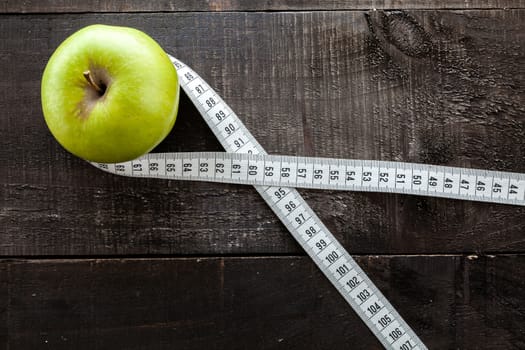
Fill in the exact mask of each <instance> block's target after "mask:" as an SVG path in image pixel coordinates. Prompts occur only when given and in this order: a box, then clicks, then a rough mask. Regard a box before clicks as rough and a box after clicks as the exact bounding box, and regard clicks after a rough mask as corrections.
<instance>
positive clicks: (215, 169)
mask: <svg viewBox="0 0 525 350" xmlns="http://www.w3.org/2000/svg"><path fill="white" fill-rule="evenodd" d="M170 58H171V60H172V62H173V64H174V65H175V67H176V68H177V73H178V76H179V82H180V85H181V87H182V88H183V90H184V91H185V92H186V94H187V95H188V97H189V98H190V99H191V101H192V102H193V103H194V104H195V106H196V107H197V109H198V110H199V112H200V114H201V115H202V117H203V118H204V119H205V121H206V123H207V124H208V125H209V127H210V128H211V130H212V131H213V133H214V134H215V136H216V137H217V138H218V140H219V141H220V143H221V144H222V146H223V147H224V148H225V149H226V151H227V152H231V153H224V152H199V153H160V154H147V155H145V156H143V157H141V158H138V159H136V160H133V161H130V162H125V163H118V164H100V163H92V164H93V165H95V166H96V167H98V168H100V169H103V170H105V171H108V172H111V173H114V174H118V175H125V176H138V177H153V178H166V179H177V180H192V181H213V182H227V183H239V184H247V185H254V186H255V188H256V189H257V191H258V192H259V193H260V194H261V196H262V197H263V198H264V200H265V201H266V202H267V203H268V204H269V206H270V208H271V209H272V210H273V211H274V213H275V214H276V215H277V216H278V217H279V219H280V220H281V221H282V222H283V223H284V225H285V226H286V227H287V228H288V230H289V231H290V232H291V233H292V235H293V236H294V238H295V239H296V240H297V242H299V244H300V245H301V246H302V247H303V248H304V250H305V251H306V252H307V253H308V255H309V256H310V257H311V258H312V260H314V262H315V263H316V264H317V266H318V267H319V268H320V269H321V271H322V272H323V273H324V274H325V276H326V277H327V278H328V279H329V280H330V281H331V282H332V284H333V285H334V286H335V287H336V288H337V290H338V291H339V292H340V293H341V295H342V296H343V297H344V298H345V299H346V301H347V302H348V303H349V304H350V305H351V306H352V308H353V309H354V310H355V312H356V313H357V314H358V315H359V317H361V319H362V320H363V321H364V323H365V324H366V325H367V326H368V328H370V330H371V331H372V333H373V334H374V335H375V336H376V337H377V339H378V340H379V341H380V342H381V343H382V344H383V346H384V347H385V348H387V349H396V350H410V349H420V350H422V349H427V347H426V346H425V345H424V344H423V342H422V341H421V340H420V339H419V338H418V336H417V335H416V334H415V333H414V331H413V330H412V329H411V328H410V326H409V325H408V324H407V323H406V322H405V321H404V320H403V319H402V318H401V316H400V315H399V314H398V313H397V311H396V310H395V309H394V307H393V306H392V305H391V304H390V302H389V301H388V300H387V299H386V298H385V296H384V295H383V294H382V293H381V292H380V291H379V290H378V289H377V287H376V286H375V285H374V284H373V282H372V281H371V280H370V279H369V278H368V276H367V275H366V274H365V273H364V272H363V270H362V269H361V268H360V267H359V266H358V265H357V263H356V262H355V261H354V259H353V258H352V257H351V256H350V255H349V254H348V252H347V251H346V250H345V249H344V248H343V247H342V246H341V244H340V243H339V242H338V241H337V240H336V239H335V237H334V236H333V235H332V234H331V233H330V231H329V230H328V228H326V226H325V225H324V224H323V223H322V222H321V220H320V219H319V218H318V217H317V215H316V214H315V213H314V211H313V210H312V209H311V208H310V207H309V206H308V204H307V203H306V202H305V201H304V199H303V198H302V197H301V195H300V194H299V193H298V192H297V191H296V190H295V189H294V187H303V188H316V189H331V190H353V191H376V192H395V193H406V194H416V195H426V196H436V197H446V198H457V199H464V200H476V201H486V202H495V203H504V204H515V205H525V174H519V173H509V172H496V171H487V170H474V169H464V168H455V167H444V166H433V165H425V164H411V163H401V162H382V161H364V160H344V159H327V158H309V157H291V156H270V155H267V153H266V152H265V151H264V149H263V148H262V147H261V145H260V144H259V143H258V142H257V140H256V139H255V138H254V137H253V135H252V134H251V133H250V132H249V131H248V129H247V128H246V127H245V126H244V125H243V123H242V122H241V121H240V119H239V118H238V117H237V115H236V114H235V113H234V112H233V111H232V110H231V109H230V108H229V107H228V105H227V104H226V103H225V102H224V101H223V100H222V99H221V98H220V97H219V95H218V94H216V93H215V92H214V91H213V89H212V88H211V87H210V86H209V85H208V84H207V83H206V82H205V81H204V80H203V79H202V78H200V77H199V75H198V74H197V73H195V72H194V71H193V70H192V69H191V68H189V67H188V66H186V65H185V64H183V63H182V62H180V61H179V60H177V59H175V58H173V57H171V56H170Z"/></svg>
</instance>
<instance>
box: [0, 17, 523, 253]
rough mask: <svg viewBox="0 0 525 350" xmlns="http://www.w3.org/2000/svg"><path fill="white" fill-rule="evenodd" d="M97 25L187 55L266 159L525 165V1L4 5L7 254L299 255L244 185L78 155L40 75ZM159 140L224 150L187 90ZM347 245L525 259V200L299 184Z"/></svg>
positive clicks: (2, 207)
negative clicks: (67, 143) (405, 7)
mask: <svg viewBox="0 0 525 350" xmlns="http://www.w3.org/2000/svg"><path fill="white" fill-rule="evenodd" d="M94 22H104V23H111V24H121V25H128V26H133V27H138V28H140V29H143V30H145V31H146V32H148V33H150V34H151V35H152V36H153V37H154V38H155V39H157V40H158V41H159V42H160V44H161V45H162V46H163V47H164V48H165V49H166V50H167V51H169V52H171V53H173V54H174V55H176V56H177V57H178V58H180V59H182V60H183V61H185V62H186V63H188V64H190V65H191V66H192V67H193V68H194V69H195V70H196V71H198V72H199V73H201V75H202V76H203V77H204V78H205V79H206V80H207V81H208V82H209V83H210V84H211V86H213V87H215V88H216V90H217V91H218V92H219V94H221V95H222V96H223V98H224V99H225V100H226V101H227V102H228V103H229V104H230V105H231V107H232V108H233V109H234V110H235V111H236V112H237V113H238V114H239V115H240V116H241V118H242V119H243V121H245V123H246V125H247V126H248V128H249V129H250V130H251V131H252V132H253V134H254V135H255V136H256V137H257V139H258V140H259V142H260V143H261V144H262V145H263V146H264V147H265V148H266V149H267V150H268V151H269V152H270V153H273V154H290V155H310V156H326V157H341V158H364V159H381V160H398V161H411V162H424V163H431V164H444V165H456V166H466V167H476V168H486V169H493V170H508V171H517V172H525V163H524V162H523V159H525V113H524V112H525V111H524V108H525V107H524V104H523V100H524V99H523V97H524V89H525V84H524V81H525V79H524V77H525V73H524V67H525V64H524V63H525V45H522V44H521V43H523V40H524V35H525V34H524V33H525V11H522V10H513V11H456V12H450V11H437V12H436V11H413V12H400V11H395V12H380V11H376V12H315V13H199V14H196V13H185V14H180V13H179V14H124V15H117V14H110V15H102V14H98V15H90V14H83V15H81V16H80V15H30V16H26V15H10V16H4V17H1V20H0V26H1V28H0V29H1V30H0V76H1V77H2V79H1V80H0V86H1V88H2V91H3V93H2V94H1V95H0V105H1V106H2V108H3V112H2V118H0V134H1V135H2V137H1V138H0V164H2V166H1V167H0V254H2V255H11V256H25V255H70V254H74V255H91V254H101V255H110V254H150V253H152V254H237V253H239V254H245V253H282V254H292V253H293V254H295V253H301V250H300V248H299V247H298V245H297V244H296V243H295V242H294V241H293V239H292V238H291V237H290V236H289V234H288V233H287V232H286V230H285V229H284V227H283V226H282V225H281V224H280V223H279V222H278V220H277V219H276V218H275V217H274V215H273V214H272V213H271V211H270V209H268V208H267V206H266V205H265V204H264V202H263V201H262V200H261V199H260V198H259V197H258V195H257V194H256V193H255V191H254V190H253V189H251V188H249V187H242V186H232V185H220V184H204V183H189V182H170V181H153V180H147V179H128V178H121V177H116V176H112V175H109V174H103V173H102V172H100V171H98V170H96V169H95V168H93V167H91V166H89V165H88V164H86V163H85V162H83V161H81V160H79V159H76V158H75V157H73V156H71V155H69V154H67V153H66V152H65V151H64V150H62V149H61V148H60V146H59V145H58V144H57V143H56V141H55V140H54V139H53V138H52V136H51V134H50V133H49V131H48V130H47V128H46V126H45V123H44V120H43V117H42V112H41V108H40V92H39V90H40V77H41V73H42V70H43V68H44V66H45V64H46V61H47V59H48V57H49V56H50V55H51V53H52V52H53V50H54V49H55V48H56V46H57V45H58V44H59V43H60V42H61V41H62V40H64V39H65V38H66V37H67V36H68V35H69V34H71V33H72V32H73V31H75V30H76V29H78V28H80V27H82V26H84V25H87V24H90V23H94ZM158 150H159V151H168V150H169V151H191V150H195V151H197V150H199V151H202V150H220V147H219V144H218V143H217V141H215V139H214V137H213V135H212V134H211V132H210V131H209V130H208V129H207V127H206V126H205V124H204V122H203V121H202V120H201V119H200V117H199V116H198V114H197V112H196V110H195V109H194V108H193V107H192V106H191V105H190V103H189V101H188V100H187V99H186V98H183V99H182V102H181V107H180V113H179V119H178V121H177V123H176V126H175V128H174V130H173V132H172V133H171V135H170V136H169V137H168V138H167V139H166V140H165V141H164V142H163V143H162V144H161V145H160V146H159V149H158ZM302 193H304V195H305V197H306V198H307V200H308V202H309V203H310V204H311V206H312V207H313V208H314V209H315V210H316V212H317V213H318V215H319V216H320V217H321V219H322V220H323V221H324V222H325V223H326V224H327V225H328V227H329V228H330V229H331V230H332V231H333V232H334V234H335V235H336V236H337V237H338V238H339V239H340V240H341V241H342V243H343V244H344V245H345V246H346V247H347V248H348V249H349V251H350V252H351V253H363V254H367V253H372V254H373V253H384V254H396V253H419V254H420V253H439V252H492V253H494V252H519V251H523V249H524V248H525V239H524V237H523V231H524V228H525V209H524V208H522V207H512V206H504V205H495V204H494V205H491V204H484V203H473V202H462V201H455V200H444V199H432V198H424V197H415V196H401V195H387V194H368V193H343V192H326V191H325V192H321V191H302Z"/></svg>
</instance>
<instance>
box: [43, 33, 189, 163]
mask: <svg viewBox="0 0 525 350" xmlns="http://www.w3.org/2000/svg"><path fill="white" fill-rule="evenodd" d="M87 71H89V76H90V78H91V79H92V81H93V82H94V85H93V84H90V82H89V80H88V79H87V78H86V77H85V72H87ZM96 88H100V90H97V89H96ZM41 95H42V109H43V112H44V118H45V121H46V124H47V126H48V128H49V130H50V131H51V133H52V134H53V136H54V137H55V138H56V139H57V141H58V142H59V143H60V144H61V145H62V146H63V147H64V148H65V149H66V150H68V151H69V152H71V153H73V154H74V155H76V156H78V157H80V158H83V159H85V160H88V161H92V162H100V163H118V162H124V161H128V160H132V159H135V158H137V157H139V156H141V155H143V154H145V153H147V152H149V151H151V150H152V149H153V148H154V147H155V146H157V145H158V144H159V143H160V142H161V141H162V140H163V139H164V138H165V137H166V136H167V135H168V133H169V132H170V130H171V129H172V127H173V125H174V123H175V119H176V117H177V110H178V105H179V84H178V78H177V72H176V70H175V67H174V66H173V64H172V63H171V61H170V59H169V57H168V55H167V54H166V53H165V52H164V50H163V49H162V48H161V47H160V46H159V44H157V43H156V42H155V41H154V40H153V39H152V38H151V37H149V36H148V35H146V34H145V33H143V32H141V31H139V30H137V29H133V28H127V27H117V26H108V25H100V24H96V25H91V26H88V27H85V28H83V29H81V30H79V31H77V32H76V33H74V34H72V35H71V36H70V37H69V38H67V39H66V40H65V41H64V42H63V43H62V44H60V46H59V47H58V48H57V49H56V51H55V52H54V53H53V55H52V56H51V58H50V59H49V62H48V63H47V66H46V68H45V70H44V73H43V76H42V86H41Z"/></svg>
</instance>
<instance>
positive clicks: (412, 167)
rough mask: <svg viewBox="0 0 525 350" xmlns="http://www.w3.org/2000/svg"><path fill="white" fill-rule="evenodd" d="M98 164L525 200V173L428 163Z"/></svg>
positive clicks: (234, 159) (248, 160)
mask: <svg viewBox="0 0 525 350" xmlns="http://www.w3.org/2000/svg"><path fill="white" fill-rule="evenodd" d="M220 124H221V123H219V125H220ZM230 124H232V123H230ZM230 124H228V125H230ZM236 127H238V126H236ZM226 128H231V127H230V126H226ZM227 139H228V136H226V140H227ZM94 165H95V166H97V167H99V168H101V169H102V170H106V171H108V172H111V173H114V174H119V175H125V176H133V177H152V178H165V179H175V180H191V181H209V182H222V183H236V184H244V185H253V186H279V187H283V186H285V187H296V188H313V189H326V190H342V191H344V190H347V191H374V192H393V193H403V194H415V195H424V196H432V197H446V198H456V199H463V200H472V201H484V202H493V203H503V204H514V205H525V175H524V174H520V173H510V172H499V171H489V170H479V169H466V168H457V167H445V166H436V165H427V164H415V163H402V162H384V161H370V160H368V161H367V160H349V159H330V158H313V157H293V156H272V155H261V154H249V153H242V154H239V153H225V152H191V153H159V154H156V153H151V154H147V155H145V156H143V157H140V158H138V159H135V160H133V161H130V162H126V163H119V164H94Z"/></svg>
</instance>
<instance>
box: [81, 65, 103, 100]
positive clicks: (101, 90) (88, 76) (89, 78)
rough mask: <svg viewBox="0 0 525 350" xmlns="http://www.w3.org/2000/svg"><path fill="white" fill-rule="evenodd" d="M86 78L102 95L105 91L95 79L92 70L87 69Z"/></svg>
mask: <svg viewBox="0 0 525 350" xmlns="http://www.w3.org/2000/svg"><path fill="white" fill-rule="evenodd" d="M83 74H84V78H86V80H87V82H88V83H89V85H91V86H92V87H93V88H94V89H95V90H97V92H98V93H99V94H100V95H102V94H103V93H104V89H102V88H101V87H100V85H98V84H97V83H95V81H94V80H93V77H92V76H91V72H90V71H88V70H87V71H85V72H84V73H83Z"/></svg>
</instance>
